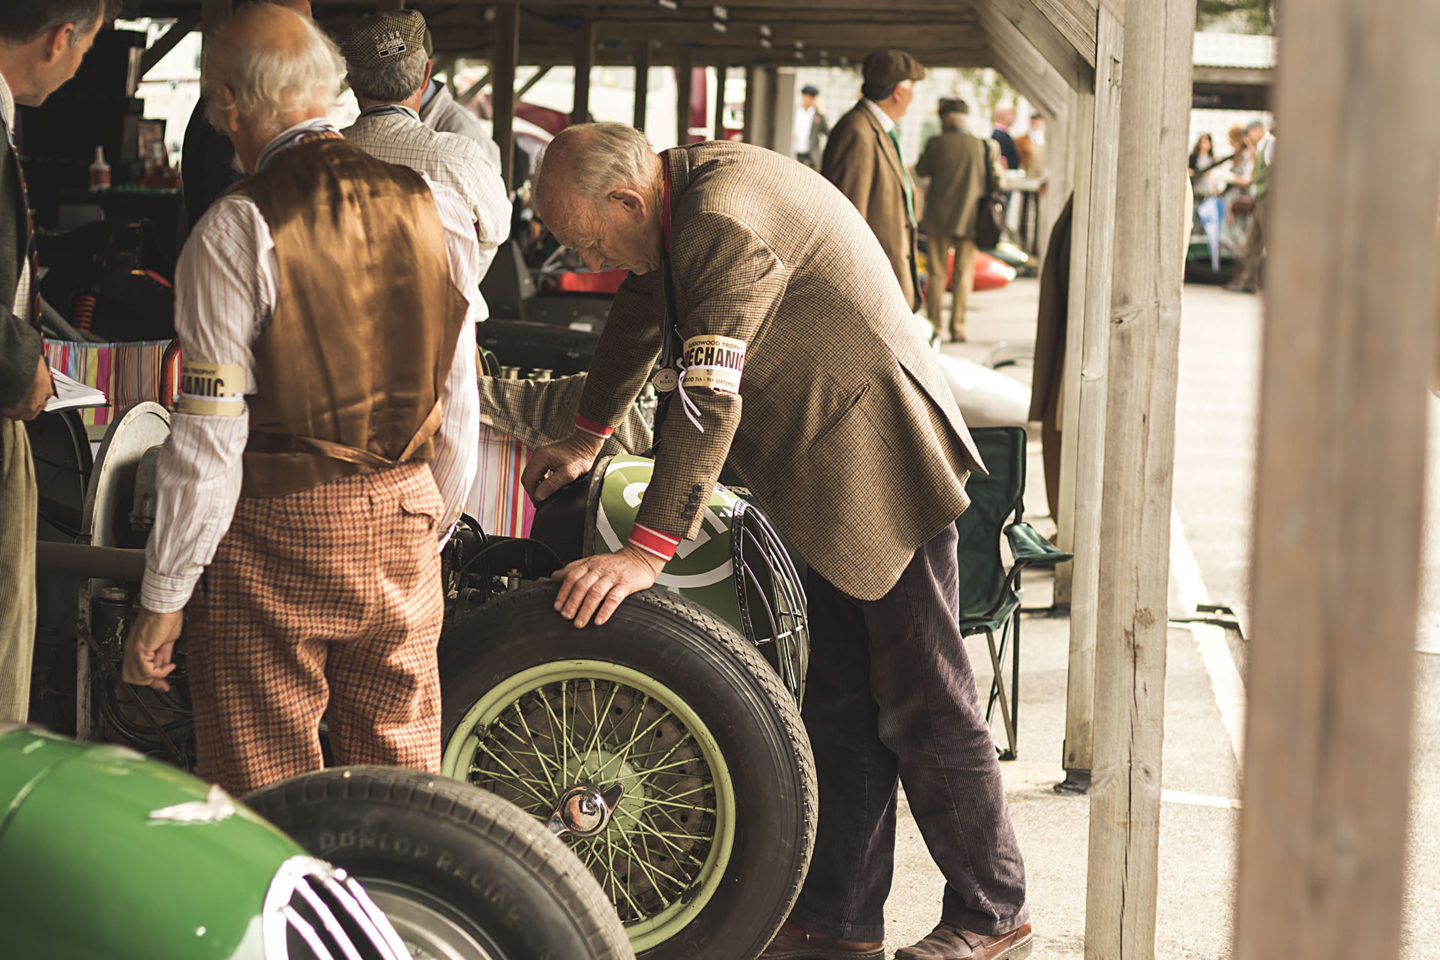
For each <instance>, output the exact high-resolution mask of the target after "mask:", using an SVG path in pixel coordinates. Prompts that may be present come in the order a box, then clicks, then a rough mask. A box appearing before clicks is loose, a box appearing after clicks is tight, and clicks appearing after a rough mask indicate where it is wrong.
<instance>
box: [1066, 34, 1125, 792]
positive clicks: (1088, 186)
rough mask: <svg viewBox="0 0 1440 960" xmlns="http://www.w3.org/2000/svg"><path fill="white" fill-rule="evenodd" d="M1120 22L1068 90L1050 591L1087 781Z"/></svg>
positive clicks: (1078, 767)
mask: <svg viewBox="0 0 1440 960" xmlns="http://www.w3.org/2000/svg"><path fill="white" fill-rule="evenodd" d="M1122 39H1123V30H1122V28H1121V25H1120V21H1119V20H1118V19H1117V18H1115V17H1114V16H1112V15H1110V14H1109V13H1108V12H1107V13H1102V15H1101V16H1100V22H1099V31H1098V41H1097V44H1098V45H1097V48H1096V49H1097V52H1098V64H1099V66H1097V68H1096V70H1095V84H1094V89H1093V90H1091V91H1088V92H1081V93H1079V94H1077V95H1076V98H1075V102H1076V108H1075V127H1074V129H1075V139H1074V143H1075V218H1074V223H1073V229H1074V242H1073V243H1072V244H1071V247H1070V299H1069V305H1068V311H1067V313H1068V320H1067V325H1066V336H1065V375H1064V381H1063V384H1062V389H1063V391H1064V394H1063V399H1062V400H1061V411H1062V414H1061V415H1062V417H1063V420H1064V422H1063V424H1062V427H1061V446H1060V522H1059V525H1058V526H1059V536H1058V538H1057V540H1058V542H1059V544H1060V547H1061V549H1062V550H1066V551H1068V552H1070V553H1072V554H1074V556H1075V559H1074V560H1073V561H1071V562H1070V563H1067V564H1062V565H1061V568H1060V569H1059V570H1058V571H1057V576H1056V592H1057V596H1058V597H1059V598H1061V599H1062V602H1063V601H1068V603H1069V604H1070V652H1069V669H1068V672H1067V674H1066V689H1065V743H1064V748H1063V756H1062V765H1063V767H1064V769H1065V776H1066V780H1067V782H1069V783H1071V784H1072V785H1075V786H1077V787H1081V786H1086V785H1088V784H1089V781H1090V768H1091V764H1092V757H1093V751H1094V735H1093V722H1094V691H1095V686H1094V678H1095V629H1096V620H1095V618H1096V614H1097V605H1098V603H1099V591H1100V584H1099V572H1100V571H1099V565H1100V490H1101V486H1100V485H1101V479H1102V476H1103V473H1104V457H1105V376H1106V368H1107V364H1108V362H1109V358H1108V352H1109V338H1110V327H1109V322H1110V265H1111V256H1112V253H1113V251H1114V243H1115V240H1114V238H1115V192H1116V189H1117V187H1116V184H1117V180H1116V164H1117V162H1118V159H1119V157H1118V154H1117V144H1118V141H1119V136H1120V74H1121V55H1122V50H1121V42H1122Z"/></svg>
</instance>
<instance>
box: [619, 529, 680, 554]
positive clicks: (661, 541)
mask: <svg viewBox="0 0 1440 960" xmlns="http://www.w3.org/2000/svg"><path fill="white" fill-rule="evenodd" d="M630 546H632V547H636V548H638V549H640V550H644V551H645V552H646V553H648V554H651V555H653V556H656V557H659V558H660V559H661V560H669V559H670V558H671V557H673V556H675V548H676V547H678V546H680V538H679V537H672V536H670V534H668V533H661V532H660V531H659V530H655V529H652V528H650V527H647V526H645V525H644V524H642V523H637V524H635V526H634V528H633V529H632V530H631V531H630Z"/></svg>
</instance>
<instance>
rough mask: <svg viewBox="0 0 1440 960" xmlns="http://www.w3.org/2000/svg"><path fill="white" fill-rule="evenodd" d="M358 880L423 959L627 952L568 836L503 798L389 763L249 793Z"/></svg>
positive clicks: (611, 956)
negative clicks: (551, 830)
mask: <svg viewBox="0 0 1440 960" xmlns="http://www.w3.org/2000/svg"><path fill="white" fill-rule="evenodd" d="M245 803H246V804H247V805H248V806H250V808H251V809H253V810H254V811H255V812H256V813H258V814H260V815H261V816H263V817H265V818H266V819H268V820H269V821H270V822H271V823H273V824H275V825H276V826H277V827H279V828H280V829H281V830H283V831H285V832H286V833H288V834H289V835H290V836H291V837H292V838H293V839H294V840H295V841H296V842H297V843H299V844H300V845H301V846H302V847H304V848H305V849H306V850H308V851H309V852H310V853H312V854H314V855H315V856H317V857H323V858H324V859H326V860H329V861H330V862H331V863H333V864H335V865H336V866H338V867H342V868H344V869H345V870H346V871H348V872H349V873H350V874H351V875H352V876H354V877H356V878H358V879H359V880H360V882H361V883H362V884H363V885H364V886H365V890H366V891H367V892H368V893H369V894H370V897H371V899H372V900H374V901H375V904H376V905H377V906H378V907H380V909H382V910H383V911H385V914H386V916H387V917H389V918H390V921H391V923H392V924H393V925H394V927H395V929H396V930H397V931H398V932H399V934H400V938H401V939H402V940H403V941H404V942H405V946H406V947H407V948H409V950H410V953H411V955H412V956H414V957H417V958H422V960H533V958H535V957H576V958H583V960H625V958H629V957H633V956H634V954H633V952H632V950H631V948H630V944H629V942H628V941H627V939H626V936H625V931H624V929H623V928H622V927H621V926H620V922H619V920H618V919H617V918H616V916H615V910H614V908H613V907H611V906H610V904H609V901H608V900H607V899H606V897H605V895H604V894H603V893H602V892H601V891H600V887H599V885H598V884H597V883H596V882H595V879H594V877H592V876H591V875H590V874H589V873H588V872H587V871H586V870H585V868H584V866H582V865H581V864H580V862H579V861H578V860H576V859H575V856H574V854H572V853H571V852H570V851H569V850H568V849H566V847H565V845H564V844H563V843H561V842H560V841H559V840H557V839H556V838H555V837H554V836H552V835H551V834H550V833H549V832H548V831H547V830H546V829H545V828H544V826H543V825H541V824H538V823H536V822H535V820H534V818H532V817H529V816H527V815H525V814H524V813H522V812H521V811H519V810H517V809H515V807H514V806H513V805H511V804H509V803H506V802H505V801H504V800H501V799H500V798H499V797H496V796H492V795H491V794H488V793H485V792H484V791H483V790H476V789H474V788H473V787H468V786H466V785H464V784H461V783H456V782H454V781H453V780H450V779H447V778H444V777H436V776H433V775H431V774H428V773H422V772H420V771H417V770H403V769H398V768H394V767H339V768H335V769H330V770H322V771H320V772H317V773H307V774H303V775H301V776H298V777H291V778H290V779H288V780H283V781H281V782H280V783H277V784H274V785H272V786H269V787H265V788H264V789H262V790H259V791H257V792H255V793H252V794H250V796H248V797H246V798H245Z"/></svg>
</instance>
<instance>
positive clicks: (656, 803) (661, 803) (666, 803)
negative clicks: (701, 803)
mask: <svg viewBox="0 0 1440 960" xmlns="http://www.w3.org/2000/svg"><path fill="white" fill-rule="evenodd" d="M709 789H710V788H709V786H704V787H696V788H695V789H694V790H686V791H685V793H696V792H697V791H700V790H709ZM684 795H685V794H679V796H684ZM645 806H646V808H647V809H648V808H649V807H679V808H680V809H681V810H693V811H695V812H696V813H714V812H715V808H714V807H697V806H694V805H692V804H688V803H676V802H674V801H673V800H657V799H655V798H654V797H646V798H645Z"/></svg>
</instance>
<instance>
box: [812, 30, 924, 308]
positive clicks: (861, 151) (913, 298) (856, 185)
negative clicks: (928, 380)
mask: <svg viewBox="0 0 1440 960" xmlns="http://www.w3.org/2000/svg"><path fill="white" fill-rule="evenodd" d="M863 74H864V78H865V82H864V84H862V85H861V87H860V102H859V103H857V104H855V106H854V107H853V108H851V110H850V111H849V112H848V113H846V114H845V116H843V117H841V118H840V119H839V120H837V121H836V122H835V126H834V127H833V128H832V129H831V131H830V142H829V143H828V144H827V145H826V147H825V157H824V159H823V160H822V161H821V163H820V172H821V173H822V174H824V175H825V179H827V180H829V181H830V182H831V183H833V184H835V186H837V187H839V188H840V192H841V193H843V194H845V196H847V197H849V198H850V202H851V203H853V204H855V206H856V208H857V209H858V210H859V211H860V215H861V216H862V217H864V218H865V222H866V223H868V224H870V229H871V230H873V231H874V232H875V236H876V237H877V238H878V239H879V240H880V247H881V249H883V250H884V251H885V256H886V257H887V258H888V259H889V260H890V265H891V267H892V268H893V269H894V271H895V278H896V279H897V280H899V281H900V289H901V290H902V291H903V292H904V294H905V302H906V303H907V304H909V305H910V309H911V310H915V309H918V308H919V306H920V279H919V277H918V276H917V275H916V273H915V187H914V185H913V184H912V183H911V182H910V175H909V174H908V173H906V171H905V160H904V158H903V157H902V156H901V153H900V131H899V129H898V128H897V127H896V124H898V123H899V122H900V118H901V117H903V116H905V111H907V110H909V109H910V101H912V100H914V99H915V81H916V80H922V79H924V77H925V68H924V67H922V66H921V65H920V61H918V60H916V59H915V58H914V57H912V56H910V54H908V53H906V52H905V51H904V50H877V51H875V52H874V53H872V54H870V56H868V57H866V58H865V65H864V67H863Z"/></svg>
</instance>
